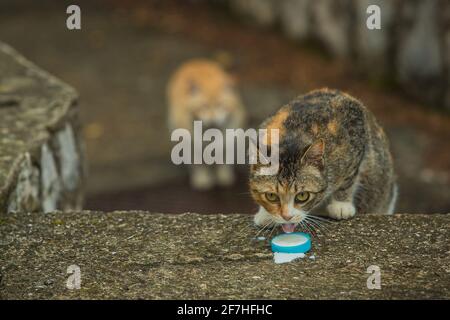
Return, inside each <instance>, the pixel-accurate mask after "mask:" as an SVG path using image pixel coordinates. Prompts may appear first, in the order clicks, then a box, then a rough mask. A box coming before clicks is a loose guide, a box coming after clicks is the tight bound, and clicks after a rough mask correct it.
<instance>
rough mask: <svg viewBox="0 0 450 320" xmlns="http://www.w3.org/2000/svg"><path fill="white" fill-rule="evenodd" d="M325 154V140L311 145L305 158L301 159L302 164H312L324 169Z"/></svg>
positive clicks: (304, 155)
mask: <svg viewBox="0 0 450 320" xmlns="http://www.w3.org/2000/svg"><path fill="white" fill-rule="evenodd" d="M324 152H325V142H324V141H323V139H319V140H317V141H315V142H314V143H313V144H311V145H310V146H309V147H308V149H306V151H305V153H304V154H303V157H302V159H301V163H302V164H310V165H313V166H315V167H318V168H319V169H323V168H324V160H323V155H324Z"/></svg>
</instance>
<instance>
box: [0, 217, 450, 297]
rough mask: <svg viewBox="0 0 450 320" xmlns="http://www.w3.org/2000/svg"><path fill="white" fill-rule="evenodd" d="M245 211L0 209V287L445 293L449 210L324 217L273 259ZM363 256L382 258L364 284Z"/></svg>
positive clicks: (20, 291)
mask: <svg viewBox="0 0 450 320" xmlns="http://www.w3.org/2000/svg"><path fill="white" fill-rule="evenodd" d="M250 222H251V219H250V217H248V216H247V215H198V214H183V215H162V214H150V213H145V212H128V213H126V212H114V213H98V212H80V213H55V214H46V215H43V214H17V215H14V216H13V215H10V216H3V217H2V218H1V221H0V234H1V235H2V237H1V239H0V266H1V269H0V298H3V299H13V298H25V299H35V298H56V299H62V298H83V299H92V298H102V299H107V298H156V299H159V298H167V299H193V298H204V299H214V298H226V299H232V298H251V299H260V298H277V299H291V298H298V299H310V298H338V299H348V298H362V299H366V298H389V299H391V298H393V299H400V298H414V299H419V298H421V299H422V298H439V299H441V298H445V299H449V298H450V287H449V283H450V256H449V255H450V251H449V250H450V247H449V242H448V232H449V227H450V215H448V214H447V215H428V216H426V215H394V216H375V215H366V216H362V217H357V218H355V219H353V220H350V221H345V222H339V223H334V224H330V225H328V229H329V231H328V232H327V234H326V236H323V235H321V234H319V235H318V236H317V237H316V238H314V239H313V248H312V250H311V252H310V253H309V254H308V257H307V258H304V259H300V260H298V261H294V262H292V263H288V264H283V265H276V264H274V263H273V261H272V254H271V252H270V250H269V248H268V244H267V243H266V242H265V241H256V240H254V236H255V235H256V232H257V231H256V229H254V228H253V227H252V226H251V225H250ZM266 235H268V234H266ZM310 255H314V256H315V260H312V259H310V258H309V256H310ZM70 265H78V266H79V267H80V269H81V289H79V290H68V289H67V288H66V281H67V278H68V277H69V274H67V273H66V271H67V268H68V267H69V266H70ZM371 265H377V266H379V267H380V269H381V290H368V289H367V278H368V276H369V274H367V273H366V270H367V268H368V267H369V266H371Z"/></svg>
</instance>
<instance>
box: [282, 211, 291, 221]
mask: <svg viewBox="0 0 450 320" xmlns="http://www.w3.org/2000/svg"><path fill="white" fill-rule="evenodd" d="M281 217H282V218H283V219H284V220H286V221H290V220H291V219H292V218H293V216H292V215H290V214H289V213H288V212H286V213H282V214H281Z"/></svg>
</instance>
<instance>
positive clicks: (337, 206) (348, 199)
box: [327, 182, 357, 220]
mask: <svg viewBox="0 0 450 320" xmlns="http://www.w3.org/2000/svg"><path fill="white" fill-rule="evenodd" d="M356 188H357V183H356V182H353V183H352V184H351V185H350V186H349V187H348V188H344V189H339V190H337V191H335V192H334V193H333V195H332V196H331V201H330V204H329V205H328V206H327V211H328V216H329V217H330V218H333V219H336V220H346V219H350V218H352V217H354V216H355V214H356V208H355V205H354V204H353V195H354V193H355V190H356Z"/></svg>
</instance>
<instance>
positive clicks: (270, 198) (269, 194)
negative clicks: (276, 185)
mask: <svg viewBox="0 0 450 320" xmlns="http://www.w3.org/2000/svg"><path fill="white" fill-rule="evenodd" d="M264 195H265V196H266V199H267V200H268V201H270V202H277V201H278V199H279V198H278V195H277V194H276V193H273V192H266V193H265V194H264Z"/></svg>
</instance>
